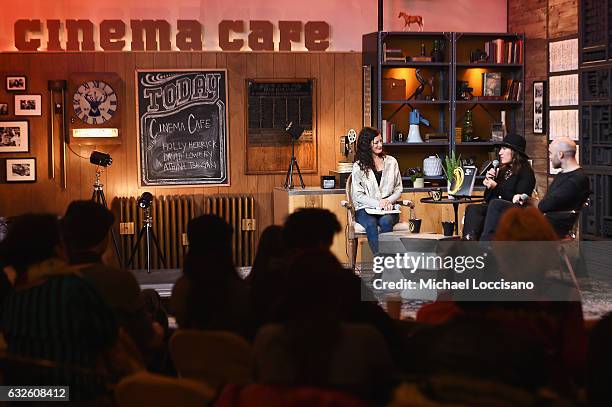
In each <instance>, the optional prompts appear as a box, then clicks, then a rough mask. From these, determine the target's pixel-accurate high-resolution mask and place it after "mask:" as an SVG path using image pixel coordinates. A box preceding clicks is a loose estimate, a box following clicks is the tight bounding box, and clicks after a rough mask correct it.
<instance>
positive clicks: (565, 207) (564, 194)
mask: <svg viewBox="0 0 612 407" xmlns="http://www.w3.org/2000/svg"><path fill="white" fill-rule="evenodd" d="M589 189H590V188H589V178H588V177H587V176H586V175H585V173H584V171H583V170H582V169H581V168H579V169H577V170H575V171H571V172H562V173H560V174H557V175H555V179H554V180H553V182H552V183H551V184H550V186H549V187H548V192H547V193H546V196H545V197H544V199H542V200H541V201H540V203H539V204H538V209H540V211H542V212H543V213H544V214H546V217H547V218H548V220H549V221H550V223H551V225H552V226H553V228H554V229H555V232H557V234H558V235H559V236H561V237H563V236H566V235H567V234H568V233H569V232H570V230H571V229H572V227H573V226H574V224H575V223H576V220H577V219H578V215H577V214H572V213H567V211H573V210H579V209H580V208H581V207H582V205H583V204H584V203H585V202H586V200H587V198H588V197H589Z"/></svg>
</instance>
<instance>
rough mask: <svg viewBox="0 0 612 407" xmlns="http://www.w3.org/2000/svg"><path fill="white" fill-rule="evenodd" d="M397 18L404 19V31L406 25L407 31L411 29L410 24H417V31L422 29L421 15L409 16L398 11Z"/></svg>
mask: <svg viewBox="0 0 612 407" xmlns="http://www.w3.org/2000/svg"><path fill="white" fill-rule="evenodd" d="M397 18H403V19H404V31H406V27H408V31H411V29H410V24H418V25H419V31H423V17H421V16H411V15H409V14H406V13H404V12H403V11H400V13H399V16H397Z"/></svg>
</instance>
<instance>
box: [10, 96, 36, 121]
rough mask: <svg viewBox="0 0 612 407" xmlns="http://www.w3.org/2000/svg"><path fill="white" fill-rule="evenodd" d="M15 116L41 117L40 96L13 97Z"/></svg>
mask: <svg viewBox="0 0 612 407" xmlns="http://www.w3.org/2000/svg"><path fill="white" fill-rule="evenodd" d="M15 116H42V95H15Z"/></svg>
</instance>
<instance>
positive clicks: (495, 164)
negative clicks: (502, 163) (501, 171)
mask: <svg viewBox="0 0 612 407" xmlns="http://www.w3.org/2000/svg"><path fill="white" fill-rule="evenodd" d="M491 164H492V165H493V170H494V171H495V173H496V175H497V167H499V160H493V162H492V163H491ZM487 178H488V177H487ZM493 178H495V177H492V178H489V179H493Z"/></svg>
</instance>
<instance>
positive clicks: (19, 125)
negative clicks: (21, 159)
mask: <svg viewBox="0 0 612 407" xmlns="http://www.w3.org/2000/svg"><path fill="white" fill-rule="evenodd" d="M28 151H30V134H29V128H28V122H27V120H22V121H17V120H7V121H0V153H27V152H28Z"/></svg>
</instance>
